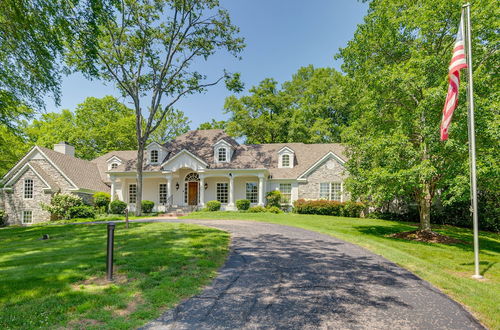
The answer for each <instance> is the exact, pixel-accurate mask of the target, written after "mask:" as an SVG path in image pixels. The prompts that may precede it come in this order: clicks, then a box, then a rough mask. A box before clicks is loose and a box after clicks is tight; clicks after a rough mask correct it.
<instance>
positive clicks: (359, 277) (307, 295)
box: [145, 220, 482, 329]
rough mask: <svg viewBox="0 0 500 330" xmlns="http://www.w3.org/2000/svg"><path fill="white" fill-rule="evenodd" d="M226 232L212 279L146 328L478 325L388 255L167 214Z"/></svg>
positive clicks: (269, 227) (277, 229)
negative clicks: (224, 252)
mask: <svg viewBox="0 0 500 330" xmlns="http://www.w3.org/2000/svg"><path fill="white" fill-rule="evenodd" d="M172 222H189V223H196V224H201V225H206V226H210V227H215V228H219V229H222V230H225V231H228V232H230V233H231V236H232V243H231V253H230V256H229V259H228V260H227V262H226V264H225V265H224V266H223V267H222V269H220V273H219V275H218V276H217V278H216V279H215V280H214V281H213V283H212V284H211V285H210V286H209V287H207V288H206V289H205V290H204V291H203V292H202V293H201V294H200V295H198V296H195V297H192V298H190V299H188V300H186V301H184V302H183V303H181V304H180V305H178V306H177V307H176V308H175V309H172V310H169V311H167V312H166V313H164V314H163V315H162V316H161V317H160V318H159V319H157V320H155V321H153V322H151V323H149V324H148V325H146V327H145V329H242V328H243V329H382V328H385V329H482V327H481V325H480V324H479V323H478V322H477V321H476V320H475V319H474V318H473V317H472V316H471V315H470V314H469V313H468V312H467V311H466V310H465V309H464V308H463V307H462V306H461V305H459V304H458V303H456V302H454V301H453V300H451V299H450V298H448V297H447V296H446V295H444V294H443V293H441V292H440V291H439V290H437V289H435V288H433V287H432V286H431V285H430V284H428V283H427V282H425V281H422V280H421V279H419V278H418V277H416V276H415V275H413V274H411V273H410V272H408V271H406V270H404V269H402V268H400V267H398V266H396V265H395V264H393V263H391V262H389V261H387V260H386V259H384V258H382V257H380V256H377V255H375V254H372V253H370V252H369V251H367V250H365V249H363V248H360V247H358V246H356V245H353V244H350V243H346V242H344V241H341V240H338V239H335V238H333V237H331V236H328V235H323V234H320V233H316V232H312V231H308V230H304V229H300V228H294V227H288V226H280V225H275V224H265V223H258V222H250V221H232V220H231V221H228V220H172Z"/></svg>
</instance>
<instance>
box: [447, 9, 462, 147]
mask: <svg viewBox="0 0 500 330" xmlns="http://www.w3.org/2000/svg"><path fill="white" fill-rule="evenodd" d="M463 22H464V18H463V15H462V17H461V18H460V26H459V28H458V33H457V36H456V39H455V46H454V48H453V56H452V57H451V61H450V65H449V66H448V81H449V86H448V93H447V94H446V101H445V102H444V107H443V119H442V121H441V140H442V141H445V140H447V139H448V128H449V126H450V123H451V118H452V116H453V111H455V108H456V107H457V104H458V88H459V86H460V70H461V69H464V68H466V67H467V60H466V57H465V48H464V38H463V34H462V27H463Z"/></svg>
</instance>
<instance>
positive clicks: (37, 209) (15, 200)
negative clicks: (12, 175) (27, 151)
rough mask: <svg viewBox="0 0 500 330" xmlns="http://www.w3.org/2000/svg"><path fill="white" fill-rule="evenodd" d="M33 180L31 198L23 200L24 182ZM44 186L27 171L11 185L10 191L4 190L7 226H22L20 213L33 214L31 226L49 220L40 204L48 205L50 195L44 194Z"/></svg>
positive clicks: (36, 177) (34, 175)
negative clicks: (30, 212) (27, 212)
mask: <svg viewBox="0 0 500 330" xmlns="http://www.w3.org/2000/svg"><path fill="white" fill-rule="evenodd" d="M25 179H32V180H33V198H32V199H24V180H25ZM45 187H46V185H45V184H44V183H43V181H42V180H40V178H39V177H38V176H37V175H36V174H35V173H34V172H33V171H32V170H31V169H28V170H26V172H24V174H22V175H21V176H20V177H19V178H18V179H17V181H16V182H15V183H14V184H13V185H12V190H4V191H3V198H4V208H5V211H6V214H7V219H6V220H7V224H8V225H22V224H23V223H22V212H23V211H32V212H33V224H35V223H40V222H44V221H47V220H49V219H50V214H49V213H48V212H47V211H44V210H43V209H42V207H41V205H40V203H46V204H48V203H50V200H51V198H52V194H51V193H50V192H45V191H44V190H43V188H45Z"/></svg>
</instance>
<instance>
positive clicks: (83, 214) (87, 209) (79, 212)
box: [69, 205, 95, 219]
mask: <svg viewBox="0 0 500 330" xmlns="http://www.w3.org/2000/svg"><path fill="white" fill-rule="evenodd" d="M69 218H70V219H76V218H82V219H89V218H90V219H94V218H95V212H94V208H93V207H92V206H87V205H82V206H73V207H71V208H70V209H69Z"/></svg>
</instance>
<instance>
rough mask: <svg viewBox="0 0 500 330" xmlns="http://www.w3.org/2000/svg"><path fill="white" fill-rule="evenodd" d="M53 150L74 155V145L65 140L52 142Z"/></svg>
mask: <svg viewBox="0 0 500 330" xmlns="http://www.w3.org/2000/svg"><path fill="white" fill-rule="evenodd" d="M54 151H57V152H60V153H62V154H65V155H68V156H73V157H75V147H73V146H72V145H71V144H69V143H68V142H65V141H63V142H59V143H58V144H54Z"/></svg>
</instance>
